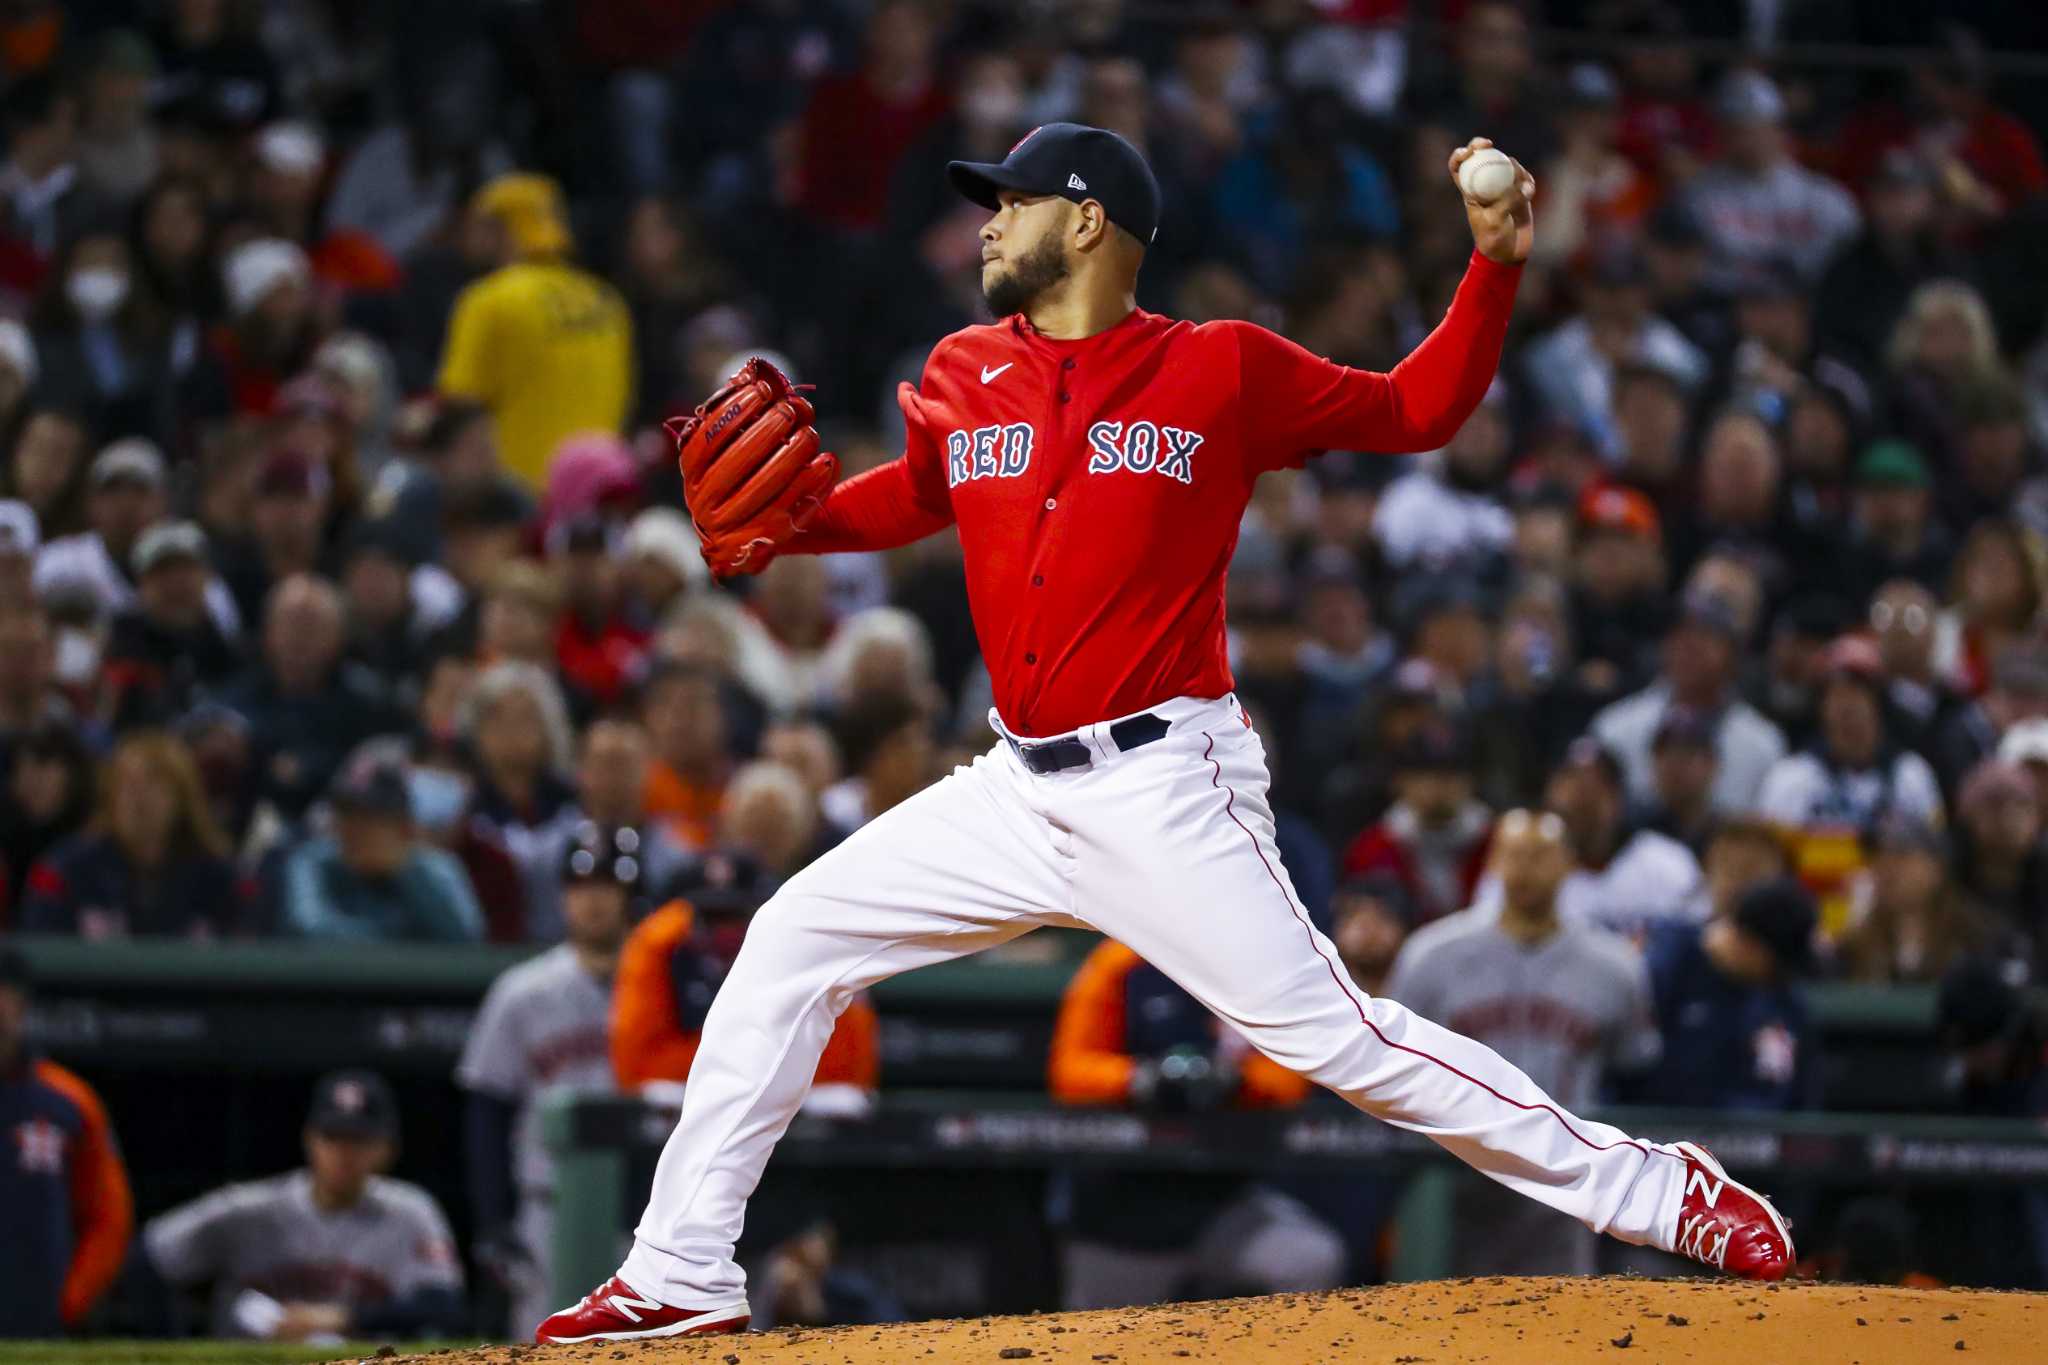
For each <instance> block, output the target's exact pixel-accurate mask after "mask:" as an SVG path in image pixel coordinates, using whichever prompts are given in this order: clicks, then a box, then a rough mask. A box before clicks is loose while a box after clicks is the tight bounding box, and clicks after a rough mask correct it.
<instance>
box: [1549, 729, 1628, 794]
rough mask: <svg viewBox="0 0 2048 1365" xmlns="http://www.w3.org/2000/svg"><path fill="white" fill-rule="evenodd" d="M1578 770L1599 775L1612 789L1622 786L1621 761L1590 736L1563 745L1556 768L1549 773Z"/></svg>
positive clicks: (1583, 736)
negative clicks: (1589, 770)
mask: <svg viewBox="0 0 2048 1365" xmlns="http://www.w3.org/2000/svg"><path fill="white" fill-rule="evenodd" d="M1579 768H1587V769H1591V770H1593V771H1595V772H1597V773H1599V774H1600V775H1601V776H1602V777H1604V778H1606V779H1607V781H1608V783H1609V784H1610V785H1612V786H1614V787H1617V788H1619V787H1620V786H1621V785H1622V780H1623V779H1622V771H1621V760H1620V759H1619V758H1617V757H1615V754H1614V750H1612V749H1610V748H1608V747H1607V746H1606V745H1605V744H1602V743H1601V742H1600V741H1599V740H1598V739H1596V738H1595V737H1594V736H1592V735H1580V736H1579V737H1578V738H1577V739H1575V740H1573V741H1572V742H1571V743H1570V744H1567V745H1565V748H1564V753H1563V755H1562V756H1561V757H1559V759H1558V760H1557V766H1556V767H1554V768H1552V769H1551V771H1552V772H1554V773H1562V772H1570V771H1572V770H1574V769H1579Z"/></svg>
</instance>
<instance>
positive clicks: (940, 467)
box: [789, 346, 953, 555]
mask: <svg viewBox="0 0 2048 1365" xmlns="http://www.w3.org/2000/svg"><path fill="white" fill-rule="evenodd" d="M943 351H944V347H943V346H942V347H940V348H937V349H934V350H933V351H932V354H931V359H929V360H928V361H926V362H925V374H926V376H927V377H929V376H930V374H931V373H932V371H933V369H935V368H936V367H937V366H938V365H939V364H940V363H941V361H940V356H941V354H942V353H943ZM896 402H897V405H898V406H899V407H901V408H902V409H903V431H904V439H903V454H902V455H901V456H900V457H899V458H897V459H894V460H891V461H889V463H887V464H885V465H878V466H877V467H875V468H874V469H870V470H868V471H866V472H865V473H861V474H856V475H854V476H853V477H852V478H850V479H848V480H846V481H845V482H844V483H842V484H839V485H838V486H837V487H835V488H834V489H833V490H832V492H831V494H830V496H828V497H827V498H826V499H825V505H824V506H823V507H821V508H819V509H818V515H817V516H815V517H813V518H811V523H810V525H808V526H806V527H805V528H804V531H803V534H802V535H800V536H798V537H797V538H796V540H795V541H793V542H792V543H791V544H790V546H789V548H790V549H791V550H792V551H794V552H796V553H799V554H817V555H823V554H837V553H839V552H841V551H846V550H893V549H895V548H896V547H897V546H899V545H908V544H910V543H911V542H912V541H918V540H923V539H924V538H925V537H926V536H929V535H935V534H937V533H938V532H940V531H943V530H944V529H945V528H946V527H948V526H950V525H952V524H953V499H952V495H951V494H950V493H949V492H948V490H947V485H946V459H945V454H944V452H943V451H942V450H941V448H940V442H939V437H938V434H937V433H936V432H935V431H934V430H933V425H932V414H931V410H930V408H929V406H928V405H927V404H926V402H925V399H924V396H923V395H922V394H921V393H919V392H918V390H917V388H916V387H915V386H914V385H911V384H902V385H899V386H898V387H897V390H896Z"/></svg>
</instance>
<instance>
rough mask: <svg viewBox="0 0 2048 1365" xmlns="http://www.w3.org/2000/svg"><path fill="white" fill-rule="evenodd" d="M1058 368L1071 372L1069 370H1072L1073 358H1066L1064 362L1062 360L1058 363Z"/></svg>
mask: <svg viewBox="0 0 2048 1365" xmlns="http://www.w3.org/2000/svg"><path fill="white" fill-rule="evenodd" d="M1060 368H1061V369H1063V370H1071V369H1073V368H1074V357H1072V356H1068V357H1067V358H1066V359H1065V360H1062V361H1061V362H1060Z"/></svg>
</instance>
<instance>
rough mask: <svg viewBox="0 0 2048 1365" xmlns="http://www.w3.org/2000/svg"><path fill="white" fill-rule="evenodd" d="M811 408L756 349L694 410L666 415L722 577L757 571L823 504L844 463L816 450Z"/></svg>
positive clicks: (694, 510)
mask: <svg viewBox="0 0 2048 1365" xmlns="http://www.w3.org/2000/svg"><path fill="white" fill-rule="evenodd" d="M814 415H815V414H814V413H813V412H812V411H811V405H810V403H809V402H807V401H806V400H805V399H804V398H803V397H802V396H800V395H799V394H798V393H797V392H796V389H795V387H794V386H792V385H791V384H790V382H789V378H788V376H787V375H785V374H783V373H782V371H780V370H778V369H776V368H775V367H774V366H773V365H771V364H769V363H768V362H767V361H765V360H763V359H761V358H760V357H759V356H756V357H755V358H753V359H752V360H749V361H748V362H747V363H746V364H745V365H742V366H741V367H740V370H739V373H737V374H735V375H734V376H733V377H732V378H731V379H729V380H727V381H726V382H725V385H724V387H723V388H721V389H719V391H718V392H717V393H714V394H712V395H711V396H710V397H709V398H707V399H705V400H704V401H703V402H702V403H699V404H698V405H697V410H696V411H695V412H693V413H691V414H689V415H688V416H686V417H672V418H670V419H669V420H668V422H667V424H666V425H667V427H668V431H669V434H670V435H671V436H673V437H675V441H676V463H677V464H678V465H679V466H681V468H682V471H683V501H684V502H685V503H687V504H688V509H689V513H690V519H691V520H692V521H693V522H695V523H696V525H697V535H698V537H699V538H700V539H701V540H702V541H703V542H704V543H703V552H704V562H705V563H706V564H708V565H710V566H711V572H712V573H714V574H716V575H717V576H718V577H720V578H730V577H732V576H733V575H734V574H743V573H746V574H752V573H759V572H760V571H761V570H762V569H764V568H766V567H767V566H768V561H769V560H771V559H773V558H774V557H775V554H776V552H777V551H778V550H780V549H782V548H783V547H784V546H786V545H787V544H789V542H790V541H791V540H793V539H795V538H796V534H797V532H798V531H800V530H802V529H803V524H804V523H805V522H806V521H808V520H810V518H811V517H812V515H813V514H815V513H816V512H817V510H818V508H819V507H821V506H823V505H824V502H825V495H826V494H827V493H829V492H831V491H832V485H833V484H834V483H835V482H837V481H838V479H839V460H838V458H837V457H836V456H833V455H830V454H827V453H826V452H824V451H821V450H820V449H818V433H817V431H816V430H815V429H814V428H813V427H812V426H811V418H812V417H813V416H814Z"/></svg>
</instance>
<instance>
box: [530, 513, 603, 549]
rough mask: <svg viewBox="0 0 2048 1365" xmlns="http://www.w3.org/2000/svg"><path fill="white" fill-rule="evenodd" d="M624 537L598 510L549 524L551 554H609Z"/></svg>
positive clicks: (548, 541)
mask: <svg viewBox="0 0 2048 1365" xmlns="http://www.w3.org/2000/svg"><path fill="white" fill-rule="evenodd" d="M620 541H621V537H620V535H619V533H618V530H617V528H616V527H615V526H614V525H613V524H612V523H611V522H609V521H606V520H605V519H604V518H603V517H600V516H598V515H597V514H596V513H595V512H581V513H578V514H577V515H575V516H573V517H570V518H569V519H568V520H566V521H558V522H556V523H555V524H554V525H553V526H550V527H549V528H548V534H547V545H546V549H547V552H548V557H549V558H553V557H555V556H556V555H565V554H566V555H576V554H585V555H589V554H597V555H610V554H613V553H615V552H616V551H617V549H618V547H619V544H620Z"/></svg>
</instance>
